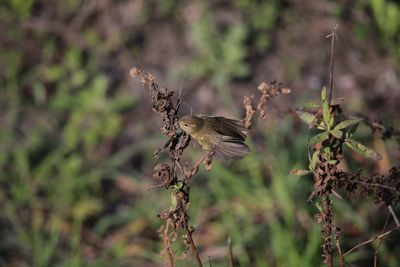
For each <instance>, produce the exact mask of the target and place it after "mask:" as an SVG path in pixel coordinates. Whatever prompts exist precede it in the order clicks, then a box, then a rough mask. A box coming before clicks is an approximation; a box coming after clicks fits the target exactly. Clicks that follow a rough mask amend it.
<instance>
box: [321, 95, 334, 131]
mask: <svg viewBox="0 0 400 267" xmlns="http://www.w3.org/2000/svg"><path fill="white" fill-rule="evenodd" d="M331 116H332V115H331V112H330V110H329V104H328V102H327V101H326V100H324V101H323V102H322V117H323V119H324V122H325V124H326V126H327V128H328V129H329V130H330V129H331V126H332V125H333V121H332V122H330V120H331V119H332V118H331Z"/></svg>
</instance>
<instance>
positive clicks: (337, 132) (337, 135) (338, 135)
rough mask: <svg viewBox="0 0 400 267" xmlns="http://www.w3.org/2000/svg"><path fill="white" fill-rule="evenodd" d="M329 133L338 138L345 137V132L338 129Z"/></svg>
mask: <svg viewBox="0 0 400 267" xmlns="http://www.w3.org/2000/svg"><path fill="white" fill-rule="evenodd" d="M329 133H330V134H331V135H333V136H334V137H336V138H337V139H341V138H342V137H343V132H342V131H341V130H338V129H334V130H330V131H329Z"/></svg>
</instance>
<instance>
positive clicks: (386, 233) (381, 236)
mask: <svg viewBox="0 0 400 267" xmlns="http://www.w3.org/2000/svg"><path fill="white" fill-rule="evenodd" d="M399 229H400V227H396V228H393V229H391V230H389V231H387V232H385V233H383V234H380V235H378V236H375V237H373V238H371V239H368V240H367V241H364V242H362V243H360V244H358V245H357V246H355V247H353V248H352V249H350V250H349V251H347V252H346V253H344V254H343V256H346V255H347V254H350V253H351V252H353V251H354V250H356V249H358V248H359V247H362V246H365V245H367V244H369V243H371V242H373V241H375V240H377V239H382V238H384V237H385V236H387V235H389V234H391V233H392V232H394V231H396V230H399Z"/></svg>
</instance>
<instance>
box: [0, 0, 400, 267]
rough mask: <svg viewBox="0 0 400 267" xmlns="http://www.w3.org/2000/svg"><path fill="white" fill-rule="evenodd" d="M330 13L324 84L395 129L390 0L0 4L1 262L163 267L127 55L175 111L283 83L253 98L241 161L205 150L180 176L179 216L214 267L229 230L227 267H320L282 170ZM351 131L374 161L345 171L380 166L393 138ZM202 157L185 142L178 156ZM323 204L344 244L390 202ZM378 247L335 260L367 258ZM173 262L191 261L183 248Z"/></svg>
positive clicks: (367, 232)
mask: <svg viewBox="0 0 400 267" xmlns="http://www.w3.org/2000/svg"><path fill="white" fill-rule="evenodd" d="M337 23H339V31H338V37H339V39H338V42H337V47H336V52H335V53H336V62H335V95H336V96H338V97H346V102H345V104H344V106H345V109H346V112H347V113H348V114H355V113H357V112H362V113H364V114H367V115H368V116H370V117H371V118H373V119H377V120H379V121H383V122H386V123H391V124H392V125H394V126H397V127H399V119H398V118H399V115H400V110H399V108H398V103H400V90H399V70H400V4H399V3H398V2H397V1H389V0H370V1H368V0H365V1H362V0H357V1H352V0H341V1H327V0H324V1H322V0H321V1H306V0H298V1H295V0H292V1H290V0H286V1H279V0H271V1H251V0H233V1H222V0H215V1H209V2H204V1H178V0H165V1H155V0H153V1H145V0H142V1H140V0H114V1H111V0H84V1H78V0H65V1H53V0H2V1H1V2H0V32H1V33H0V65H1V69H0V168H1V169H0V185H1V187H0V208H1V211H0V236H1V239H0V266H9V267H12V266H35V267H45V266H93V267H94V266H96V267H100V266H164V263H165V255H160V251H161V250H162V242H161V241H160V239H159V237H158V233H157V230H158V229H159V227H160V225H161V224H162V221H161V220H160V219H159V218H157V214H158V213H159V212H161V211H162V210H164V209H167V208H168V207H169V205H170V197H169V193H168V192H167V190H164V189H158V190H150V191H149V190H148V188H149V186H150V185H154V184H157V183H159V181H156V180H154V179H152V178H151V175H152V168H153V166H154V164H155V163H156V161H155V160H154V159H153V152H154V151H155V150H156V149H157V148H158V147H159V146H161V145H162V144H163V142H164V137H163V136H162V135H161V134H160V133H159V131H158V128H159V127H160V125H161V122H160V119H159V118H158V117H157V116H156V115H155V114H154V113H152V111H151V103H150V99H149V97H148V95H147V89H146V87H143V86H142V85H141V84H140V82H139V81H137V80H135V79H132V78H130V77H129V69H130V68H131V67H133V66H137V67H139V68H141V69H143V70H145V71H148V72H151V73H152V74H154V75H156V77H157V82H158V83H159V84H160V85H165V86H167V87H168V88H170V89H172V90H179V89H182V93H183V95H184V101H185V104H184V105H183V108H182V110H181V114H180V115H182V114H188V113H190V112H191V110H193V112H194V113H195V114H196V113H205V114H214V115H223V116H228V117H236V118H239V117H241V116H243V112H244V111H243V108H242V97H243V96H244V95H252V94H255V95H256V94H257V90H256V88H257V85H258V84H259V83H260V82H262V81H266V82H268V81H272V80H278V81H281V82H283V83H284V85H285V86H288V87H290V88H291V89H292V90H293V93H292V94H291V95H290V96H282V97H279V98H277V99H273V100H272V101H270V102H268V103H267V118H266V119H265V120H264V121H258V122H257V124H256V126H255V128H254V129H253V131H252V132H251V134H250V140H249V145H250V146H251V147H252V151H253V152H252V153H251V154H250V155H249V156H248V157H247V158H245V159H243V160H241V161H238V162H225V161H222V160H219V159H215V160H214V163H213V168H212V170H211V171H209V172H206V171H204V170H203V169H201V171H200V173H199V174H198V175H197V176H196V177H194V179H193V181H192V183H193V184H192V187H191V188H192V190H191V205H190V215H191V223H192V224H193V225H195V226H196V228H197V229H198V230H197V231H196V232H195V234H194V237H195V241H196V242H197V244H198V247H199V250H200V252H201V256H202V258H203V260H204V263H205V264H208V263H207V261H208V258H209V257H210V258H211V262H212V266H213V267H219V266H228V256H227V248H226V240H227V239H228V237H230V238H231V239H232V242H233V252H234V255H235V258H236V260H237V263H238V265H237V266H322V259H321V249H320V245H321V242H322V241H321V234H320V230H321V229H320V226H319V225H318V224H317V223H316V222H315V220H314V219H313V216H314V214H315V213H317V211H318V210H317V208H316V207H315V204H313V203H307V201H306V199H307V197H308V195H309V193H310V192H311V191H312V190H313V184H312V178H311V177H303V178H298V177H294V176H291V175H289V174H288V171H289V170H290V169H294V168H303V167H304V166H306V164H307V150H306V144H307V129H306V126H304V125H303V124H302V123H301V122H299V120H298V119H296V118H295V117H294V116H293V115H292V113H291V112H290V110H293V109H294V108H296V107H301V106H303V105H304V104H305V103H307V102H308V101H311V100H317V99H318V97H319V90H320V89H321V88H322V86H323V85H326V84H327V83H328V78H329V72H328V70H329V57H330V51H329V50H330V42H329V40H328V39H326V38H325V37H326V35H328V34H329V32H330V31H331V29H332V28H333V27H334V26H335V25H336V24H337ZM358 135H359V137H358V138H359V139H361V140H363V142H364V143H366V144H367V145H369V146H371V147H374V148H375V149H376V150H378V151H379V152H380V153H381V154H382V155H383V156H384V159H383V160H382V161H380V162H378V163H376V162H375V163H374V162H370V161H368V160H365V159H362V158H361V157H359V156H357V155H354V154H353V153H351V152H349V151H346V159H345V160H344V163H345V164H344V166H343V168H344V169H346V168H347V169H348V170H353V171H354V170H357V169H359V170H361V171H362V172H363V173H369V172H374V171H379V172H381V173H385V172H387V171H388V169H389V167H390V166H391V165H394V164H396V163H398V162H399V160H400V155H399V149H398V146H397V145H396V143H395V142H392V143H391V142H389V143H386V144H384V143H382V141H381V140H380V139H379V135H371V133H370V132H369V130H368V129H367V128H366V127H364V128H362V127H361V129H360V131H359V132H358ZM200 155H201V151H200V149H199V147H194V146H190V148H188V149H187V150H186V151H185V155H184V156H185V157H184V158H185V159H184V161H185V163H186V162H187V163H188V164H190V163H191V162H193V161H194V160H195V159H196V158H198V157H199V156H200ZM333 202H334V207H335V210H334V213H335V223H336V224H337V225H338V226H339V227H341V230H342V234H343V236H342V240H341V242H342V249H343V250H344V251H346V250H348V249H350V248H351V247H352V246H354V245H356V244H358V243H360V242H362V241H364V240H367V239H369V238H371V237H372V236H375V235H377V234H379V233H380V231H381V229H382V228H383V224H384V221H385V218H386V216H387V210H386V208H385V207H379V206H376V205H374V203H373V201H372V200H370V199H366V198H361V197H353V198H352V199H351V200H349V199H347V198H346V199H345V200H339V199H334V200H333ZM396 210H397V211H398V212H400V210H399V208H397V209H396ZM388 227H393V222H392V220H390V221H389V225H388ZM399 238H400V235H399V234H398V233H395V234H393V235H391V236H390V237H389V238H388V239H387V240H385V241H384V242H383V244H382V246H381V248H380V252H379V257H378V263H379V265H378V266H391V267H395V266H399V265H400V248H399V246H398V244H399V243H398V240H399ZM377 245H378V243H377V242H376V243H373V244H372V245H367V246H365V247H362V248H360V249H359V250H357V251H356V252H354V253H352V254H350V255H349V256H347V257H346V262H347V263H348V264H351V266H372V265H373V258H374V251H375V248H376V247H377ZM176 251H177V254H180V252H182V251H183V248H182V246H181V245H179V242H178V244H177V245H176ZM177 266H195V263H194V261H193V259H192V257H191V255H190V252H189V254H188V256H187V257H186V258H185V259H182V260H179V261H178V262H177Z"/></svg>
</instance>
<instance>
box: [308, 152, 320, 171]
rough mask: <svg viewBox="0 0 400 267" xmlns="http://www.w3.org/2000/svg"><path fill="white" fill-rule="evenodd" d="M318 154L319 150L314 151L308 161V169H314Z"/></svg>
mask: <svg viewBox="0 0 400 267" xmlns="http://www.w3.org/2000/svg"><path fill="white" fill-rule="evenodd" d="M318 155H319V151H314V153H313V155H312V158H311V162H310V170H312V171H315V167H316V166H317V163H318Z"/></svg>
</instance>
